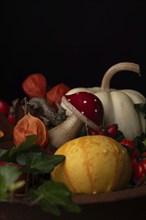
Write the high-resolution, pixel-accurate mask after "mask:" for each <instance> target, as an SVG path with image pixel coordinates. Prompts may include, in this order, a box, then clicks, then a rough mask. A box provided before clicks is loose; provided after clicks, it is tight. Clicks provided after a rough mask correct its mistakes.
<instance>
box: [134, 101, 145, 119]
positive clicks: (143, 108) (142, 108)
mask: <svg viewBox="0 0 146 220" xmlns="http://www.w3.org/2000/svg"><path fill="white" fill-rule="evenodd" d="M134 107H135V108H136V109H137V110H138V111H140V112H142V113H144V118H145V119H146V103H139V104H134Z"/></svg>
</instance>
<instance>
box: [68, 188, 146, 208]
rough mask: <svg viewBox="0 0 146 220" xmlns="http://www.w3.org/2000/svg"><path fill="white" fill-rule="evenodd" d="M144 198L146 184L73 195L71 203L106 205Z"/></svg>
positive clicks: (145, 195)
mask: <svg viewBox="0 0 146 220" xmlns="http://www.w3.org/2000/svg"><path fill="white" fill-rule="evenodd" d="M138 197H146V184H145V185H141V186H137V187H132V188H129V189H125V190H119V191H114V192H104V193H97V194H94V195H90V194H73V196H72V198H73V201H74V202H75V203H77V204H92V203H107V202H116V201H121V200H127V199H133V198H138Z"/></svg>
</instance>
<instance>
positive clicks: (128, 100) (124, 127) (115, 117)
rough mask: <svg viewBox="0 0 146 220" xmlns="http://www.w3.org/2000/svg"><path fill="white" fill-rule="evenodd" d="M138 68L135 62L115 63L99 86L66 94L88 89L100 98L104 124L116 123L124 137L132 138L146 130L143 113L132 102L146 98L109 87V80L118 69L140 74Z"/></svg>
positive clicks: (143, 100)
mask: <svg viewBox="0 0 146 220" xmlns="http://www.w3.org/2000/svg"><path fill="white" fill-rule="evenodd" d="M139 69H140V68H139V65H138V64H135V63H130V62H122V63H118V64H115V65H113V66H112V67H111V68H109V69H108V70H107V71H106V73H105V74H104V77H103V79H102V83H101V87H92V88H84V87H79V88H74V89H71V90H70V91H69V92H67V94H73V93H76V92H81V91H86V92H87V91H89V92H91V93H93V94H95V95H96V96H97V97H98V98H99V99H100V100H101V102H102V104H103V107H104V126H105V127H107V126H108V125H110V124H113V123H116V124H118V127H119V129H120V130H121V131H122V132H123V133H124V135H125V137H126V138H128V139H132V140H133V139H134V138H135V137H136V136H138V135H140V134H141V133H142V132H146V121H145V120H144V115H143V114H142V113H141V112H138V111H137V110H136V109H135V107H134V104H138V103H146V98H145V97H144V96H143V95H142V94H141V93H139V92H138V91H135V90H130V89H125V90H116V89H111V88H110V80H111V78H112V76H114V74H116V73H117V72H118V71H124V70H125V71H132V72H135V73H138V74H140V70H139ZM61 105H62V104H61ZM62 106H63V105H62ZM63 107H64V106H63ZM66 110H67V115H70V112H69V111H68V109H66Z"/></svg>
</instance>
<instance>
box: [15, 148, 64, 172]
mask: <svg viewBox="0 0 146 220" xmlns="http://www.w3.org/2000/svg"><path fill="white" fill-rule="evenodd" d="M64 160H65V156H63V155H52V156H49V155H47V154H46V153H45V152H43V151H40V152H28V153H21V154H18V155H17V162H18V163H19V164H21V165H23V170H24V172H25V171H26V172H29V173H35V174H43V173H50V172H51V171H52V170H53V169H54V167H55V166H56V165H57V164H59V163H61V162H62V161H64Z"/></svg>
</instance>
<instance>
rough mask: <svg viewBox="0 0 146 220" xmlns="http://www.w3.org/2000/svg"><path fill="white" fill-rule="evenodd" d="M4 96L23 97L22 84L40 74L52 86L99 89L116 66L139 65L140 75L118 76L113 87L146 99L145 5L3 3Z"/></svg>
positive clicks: (0, 85)
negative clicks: (131, 63) (26, 79)
mask: <svg viewBox="0 0 146 220" xmlns="http://www.w3.org/2000/svg"><path fill="white" fill-rule="evenodd" d="M1 14H2V18H1V41H0V44H1V50H0V51H1V79H0V98H3V99H7V100H8V101H11V100H13V99H15V98H16V97H21V96H23V95H24V94H23V91H22V88H21V83H22V82H23V80H24V79H25V78H26V76H28V75H29V74H31V73H35V72H41V73H43V74H44V75H45V76H46V78H47V82H48V85H49V86H51V87H52V86H54V85H56V84H57V83H60V82H64V83H66V84H67V85H69V86H70V87H71V88H73V87H77V86H85V87H86V86H87V87H90V86H91V87H92V86H100V83H101V79H102V77H103V75H104V72H105V71H106V70H107V69H108V68H109V67H111V66H112V65H114V64H116V63H117V62H123V61H129V62H136V63H138V64H140V67H141V74H142V75H141V77H138V76H137V75H136V74H133V73H131V72H125V73H120V74H117V75H116V76H114V77H113V79H112V81H111V87H115V88H118V89H119V88H123V89H124V88H130V89H134V90H138V91H140V92H141V93H143V94H144V95H145V96H146V92H145V84H146V1H145V0H138V1H136V2H133V1H130V0H127V1H125V0H123V1H112V0H110V1H109V0H102V1H101V2H100V1H97V0H96V1H95V0H84V1H83V0H78V1H76V0H74V1H72V0H68V1H64V0H63V1H59V0H58V1H57V0H56V1H49V0H40V1H39V0H35V1H27V0H15V1H10V0H5V1H4V3H3V4H2V5H1Z"/></svg>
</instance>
